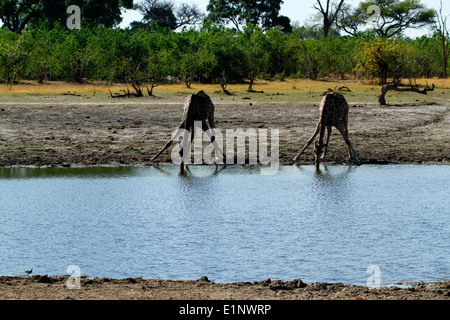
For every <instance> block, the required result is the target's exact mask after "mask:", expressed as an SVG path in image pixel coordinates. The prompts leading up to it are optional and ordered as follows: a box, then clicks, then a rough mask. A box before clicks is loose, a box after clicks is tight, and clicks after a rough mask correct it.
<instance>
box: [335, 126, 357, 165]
mask: <svg viewBox="0 0 450 320" xmlns="http://www.w3.org/2000/svg"><path fill="white" fill-rule="evenodd" d="M337 128H338V130H339V132H340V133H341V135H342V137H343V138H344V141H345V143H346V144H347V146H348V148H349V150H350V153H351V154H353V155H355V158H356V159H357V160H358V162H363V160H362V159H361V158H360V157H359V155H358V153H356V151H355V149H353V146H352V144H351V142H350V139H349V138H348V135H347V133H346V132H345V129H344V126H343V125H342V123H339V124H338V126H337Z"/></svg>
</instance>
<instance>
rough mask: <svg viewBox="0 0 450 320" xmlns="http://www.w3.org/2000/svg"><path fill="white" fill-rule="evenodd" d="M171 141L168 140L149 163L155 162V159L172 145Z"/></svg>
mask: <svg viewBox="0 0 450 320" xmlns="http://www.w3.org/2000/svg"><path fill="white" fill-rule="evenodd" d="M172 142H173V140H172V139H171V140H169V142H167V143H166V145H165V146H164V148H162V149H161V151H159V152H158V153H157V154H156V155H155V156H154V157H153V158H151V159H150V161H153V160H155V159H156V158H158V157H159V156H160V155H161V153H163V152H164V151H165V150H166V149H167V148H168V147H170V145H171V144H172Z"/></svg>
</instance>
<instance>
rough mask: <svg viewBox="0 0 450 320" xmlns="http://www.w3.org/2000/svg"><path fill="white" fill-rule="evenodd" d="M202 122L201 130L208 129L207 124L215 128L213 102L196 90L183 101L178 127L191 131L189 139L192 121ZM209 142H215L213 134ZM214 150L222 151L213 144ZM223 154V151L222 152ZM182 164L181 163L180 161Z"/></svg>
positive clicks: (192, 135) (167, 146)
mask: <svg viewBox="0 0 450 320" xmlns="http://www.w3.org/2000/svg"><path fill="white" fill-rule="evenodd" d="M195 121H201V122H202V130H203V131H204V132H206V131H207V130H208V125H207V123H206V121H208V123H209V127H210V128H211V129H214V128H215V123H214V104H213V103H212V101H211V98H210V97H209V96H208V95H207V94H206V93H205V92H204V91H203V90H201V91H198V92H196V93H191V94H190V95H189V96H188V97H187V98H186V100H185V102H184V114H183V118H182V120H181V123H180V125H179V126H178V129H185V130H188V131H189V132H190V133H191V141H192V140H193V139H194V122H195ZM210 139H211V142H212V143H215V138H214V136H212V137H211V136H210ZM172 142H173V140H172V139H171V140H169V142H167V143H166V145H165V146H164V148H162V149H161V151H159V152H158V153H157V154H156V155H155V156H154V157H153V158H151V159H150V161H153V160H155V159H156V158H157V157H158V156H159V155H160V154H161V153H163V152H164V151H165V150H166V149H167V148H169V147H170V145H171V144H172ZM215 147H216V150H218V151H219V152H222V150H221V149H220V148H219V147H218V146H217V144H216V145H215ZM222 154H223V152H222ZM180 155H181V156H182V150H180ZM182 165H183V163H182Z"/></svg>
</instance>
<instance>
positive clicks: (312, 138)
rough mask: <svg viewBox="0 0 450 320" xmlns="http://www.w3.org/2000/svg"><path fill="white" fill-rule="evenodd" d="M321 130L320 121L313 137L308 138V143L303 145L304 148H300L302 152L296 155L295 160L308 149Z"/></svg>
mask: <svg viewBox="0 0 450 320" xmlns="http://www.w3.org/2000/svg"><path fill="white" fill-rule="evenodd" d="M319 130H320V123H318V124H317V127H316V131H315V132H314V134H313V135H312V137H311V138H310V139H309V140H308V142H307V143H306V145H305V146H304V147H303V149H302V150H300V152H299V153H298V154H297V155H296V156H295V157H294V159H293V160H294V161H297V159H298V157H300V155H301V154H302V153H303V152H304V151H305V150H306V148H308V147H309V145H310V144H311V143H312V142H313V140H314V138H315V137H316V136H317V134H318V133H319Z"/></svg>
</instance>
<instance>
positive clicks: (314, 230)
mask: <svg viewBox="0 0 450 320" xmlns="http://www.w3.org/2000/svg"><path fill="white" fill-rule="evenodd" d="M190 170H191V172H190V173H189V174H188V175H187V176H180V175H179V172H178V167H175V166H174V167H170V166H169V167H160V168H154V167H150V168H83V169H73V168H65V169H27V168H20V169H18V168H15V169H0V275H20V274H23V270H24V269H28V268H33V269H34V271H33V273H35V274H48V275H62V274H68V271H67V267H68V266H69V265H77V266H79V268H80V271H81V273H82V274H85V275H89V276H97V277H112V278H126V277H144V278H163V279H198V278H200V277H201V276H204V275H206V276H208V278H210V279H211V280H213V281H215V282H235V281H254V280H264V279H267V278H271V279H281V280H292V279H296V278H300V279H302V280H303V281H305V282H316V281H320V282H343V283H346V284H350V283H351V284H361V285H365V284H366V283H367V279H368V277H370V276H371V274H370V273H367V268H368V267H369V266H372V265H376V266H378V267H379V268H380V271H381V285H390V284H393V283H395V282H398V281H419V280H423V281H435V280H439V279H443V278H447V279H448V278H450V274H449V270H450V200H449V199H450V198H449V196H450V193H449V181H450V179H449V178H450V166H445V165H441V166H422V165H420V166H419V165H389V166H376V165H373V166H371V165H367V166H360V167H347V166H331V167H327V168H325V167H322V168H321V171H320V172H316V171H315V168H314V167H313V166H299V167H296V166H285V167H281V168H280V171H279V173H278V174H277V175H273V176H262V175H260V169H259V168H257V167H243V166H229V167H218V168H216V167H214V166H211V167H203V166H192V167H191V169H190Z"/></svg>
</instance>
